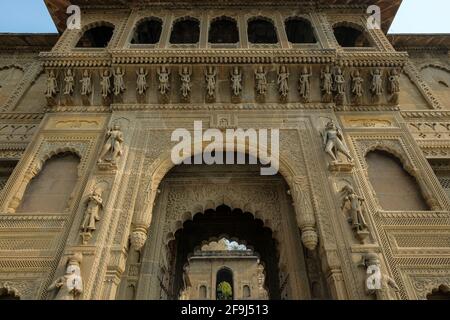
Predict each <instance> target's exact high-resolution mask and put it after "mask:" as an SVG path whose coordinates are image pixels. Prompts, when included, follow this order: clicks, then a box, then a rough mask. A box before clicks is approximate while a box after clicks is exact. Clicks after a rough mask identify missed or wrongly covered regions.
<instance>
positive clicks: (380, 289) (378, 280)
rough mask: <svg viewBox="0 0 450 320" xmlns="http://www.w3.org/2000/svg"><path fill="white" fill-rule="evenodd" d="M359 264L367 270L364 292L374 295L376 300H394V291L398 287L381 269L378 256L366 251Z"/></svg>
mask: <svg viewBox="0 0 450 320" xmlns="http://www.w3.org/2000/svg"><path fill="white" fill-rule="evenodd" d="M360 265H361V266H364V267H365V268H366V270H367V278H366V288H365V289H366V293H367V294H368V295H376V297H377V299H378V300H395V299H396V296H395V293H393V292H392V291H394V292H399V291H400V289H399V287H398V285H397V283H396V282H395V280H394V279H393V278H392V277H390V276H389V275H388V274H386V273H385V272H384V271H383V270H382V269H381V263H380V258H379V257H378V255H377V254H376V253H366V254H365V255H364V256H363V260H362V263H361V264H360Z"/></svg>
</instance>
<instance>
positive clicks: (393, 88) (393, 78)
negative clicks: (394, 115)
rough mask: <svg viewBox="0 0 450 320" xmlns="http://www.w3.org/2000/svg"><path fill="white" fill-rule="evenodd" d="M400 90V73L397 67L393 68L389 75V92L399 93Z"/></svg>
mask: <svg viewBox="0 0 450 320" xmlns="http://www.w3.org/2000/svg"><path fill="white" fill-rule="evenodd" d="M399 92H400V75H399V74H398V70H397V69H393V70H392V71H391V73H390V75H389V93H390V94H397V93H399Z"/></svg>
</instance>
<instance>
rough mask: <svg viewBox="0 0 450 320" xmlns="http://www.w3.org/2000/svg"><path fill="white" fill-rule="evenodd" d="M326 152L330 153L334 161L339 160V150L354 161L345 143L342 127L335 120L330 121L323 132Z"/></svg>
mask: <svg viewBox="0 0 450 320" xmlns="http://www.w3.org/2000/svg"><path fill="white" fill-rule="evenodd" d="M322 137H323V143H324V145H325V152H326V153H328V154H329V155H330V157H331V158H332V159H333V161H338V154H339V152H340V153H342V154H343V155H345V156H346V157H347V159H348V161H350V162H351V161H353V158H352V156H351V155H350V151H349V150H348V149H347V146H346V145H345V143H344V140H343V136H342V133H341V131H340V129H339V128H338V127H337V126H336V125H335V124H334V122H333V120H331V121H329V122H328V123H327V125H326V126H325V130H324V132H323V133H322Z"/></svg>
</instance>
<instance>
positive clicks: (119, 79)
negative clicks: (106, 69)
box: [114, 67, 125, 96]
mask: <svg viewBox="0 0 450 320" xmlns="http://www.w3.org/2000/svg"><path fill="white" fill-rule="evenodd" d="M124 76H125V71H124V70H122V69H121V68H120V67H117V69H116V70H115V71H114V95H116V96H118V95H119V94H121V93H122V92H124V91H125V81H124V79H123V77H124Z"/></svg>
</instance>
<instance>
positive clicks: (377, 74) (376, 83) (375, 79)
mask: <svg viewBox="0 0 450 320" xmlns="http://www.w3.org/2000/svg"><path fill="white" fill-rule="evenodd" d="M371 74H372V87H371V89H370V91H371V92H372V94H373V95H374V96H376V97H380V96H381V95H382V94H383V92H384V89H383V74H382V72H381V70H380V69H375V71H374V72H372V73H371Z"/></svg>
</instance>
